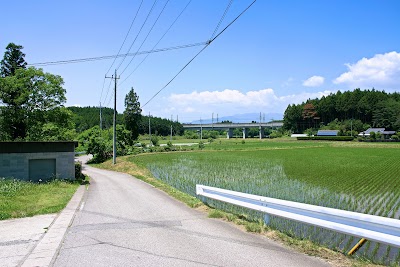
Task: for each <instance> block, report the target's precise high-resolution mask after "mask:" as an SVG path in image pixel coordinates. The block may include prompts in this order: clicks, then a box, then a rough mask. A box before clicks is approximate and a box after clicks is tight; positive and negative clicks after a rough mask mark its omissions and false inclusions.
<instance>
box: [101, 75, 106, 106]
mask: <svg viewBox="0 0 400 267" xmlns="http://www.w3.org/2000/svg"><path fill="white" fill-rule="evenodd" d="M105 83H106V78H105V77H104V80H103V86H102V87H101V94H100V105H101V98H102V97H103V90H104V84H105Z"/></svg>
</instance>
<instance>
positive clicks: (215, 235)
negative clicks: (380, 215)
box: [54, 166, 329, 267]
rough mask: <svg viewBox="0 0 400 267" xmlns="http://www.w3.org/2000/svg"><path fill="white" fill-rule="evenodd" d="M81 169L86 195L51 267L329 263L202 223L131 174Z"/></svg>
mask: <svg viewBox="0 0 400 267" xmlns="http://www.w3.org/2000/svg"><path fill="white" fill-rule="evenodd" d="M85 172H86V173H87V174H88V175H89V176H90V177H91V184H90V187H89V191H88V192H87V194H86V195H85V198H84V202H83V203H82V205H81V206H80V208H79V211H78V212H77V214H76V217H75V219H74V222H73V224H72V225H71V227H70V228H69V230H68V232H67V235H66V237H65V241H64V244H63V245H62V247H61V250H60V253H59V255H58V257H57V259H56V260H55V262H54V266H307V267H310V266H329V265H328V264H327V263H325V262H323V261H322V260H320V259H317V258H313V257H309V256H306V255H303V254H300V253H298V252H295V251H293V250H291V249H287V248H285V247H283V246H282V245H280V244H277V243H275V242H273V241H271V240H269V239H267V238H264V237H262V236H258V235H255V234H251V233H246V232H243V231H241V230H240V229H238V228H236V227H235V226H233V225H231V224H228V223H226V222H223V221H220V220H216V219H210V218H207V215H206V214H204V213H203V212H200V211H197V210H194V209H191V208H189V207H187V206H186V205H184V204H182V203H180V202H178V201H176V200H175V199H172V198H171V197H169V196H168V195H166V194H165V193H164V192H162V191H160V190H158V189H155V188H153V187H152V186H150V185H148V184H146V183H144V182H142V181H140V180H137V179H135V178H133V177H132V176H129V175H126V174H122V173H117V172H112V171H106V170H100V169H95V168H92V167H87V166H85Z"/></svg>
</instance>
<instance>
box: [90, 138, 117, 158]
mask: <svg viewBox="0 0 400 267" xmlns="http://www.w3.org/2000/svg"><path fill="white" fill-rule="evenodd" d="M87 153H88V154H92V155H93V158H92V159H91V160H90V161H89V163H101V162H104V161H106V160H107V159H109V158H111V157H112V155H113V148H112V142H111V141H108V142H107V141H105V140H104V139H102V138H92V139H90V141H89V144H88V149H87Z"/></svg>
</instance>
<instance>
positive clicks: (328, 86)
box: [0, 0, 400, 121]
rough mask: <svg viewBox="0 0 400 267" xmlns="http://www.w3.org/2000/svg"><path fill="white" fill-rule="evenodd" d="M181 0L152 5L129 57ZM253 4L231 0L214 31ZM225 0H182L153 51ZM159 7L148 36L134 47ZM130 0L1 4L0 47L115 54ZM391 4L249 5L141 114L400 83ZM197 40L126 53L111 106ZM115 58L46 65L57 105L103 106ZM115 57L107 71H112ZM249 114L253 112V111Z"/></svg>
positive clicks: (36, 57)
mask: <svg viewBox="0 0 400 267" xmlns="http://www.w3.org/2000/svg"><path fill="white" fill-rule="evenodd" d="M188 2H189V0H170V1H168V2H167V0H158V1H157V2H156V4H155V6H154V9H153V12H152V13H151V14H150V16H149V18H148V21H147V23H146V24H145V25H144V26H143V29H142V32H141V33H140V34H139V35H138V37H137V40H136V42H135V43H134V44H133V45H132V48H131V50H130V52H136V51H146V50H151V48H152V47H153V46H154V45H155V44H156V42H157V41H158V40H159V38H160V37H161V36H162V35H163V33H164V32H165V31H166V29H167V28H168V27H169V25H170V24H171V23H172V22H173V21H174V20H175V18H176V17H177V15H178V14H179V13H180V12H181V11H182V9H183V8H184V7H185V6H186V4H187V3H188ZM251 2H252V1H251V0H240V1H239V0H234V1H233V2H232V5H231V7H230V9H229V10H228V13H227V15H226V17H225V19H224V20H223V22H222V24H221V27H220V28H219V30H221V29H223V28H224V27H225V26H226V25H227V24H228V23H229V22H230V21H231V20H232V19H233V18H235V17H236V16H237V15H238V14H239V13H240V12H241V11H242V10H243V9H244V8H246V7H247V6H248V5H249V4H250V3H251ZM153 3H154V1H153V0H145V1H144V3H143V5H142V7H141V9H140V10H139V13H138V17H137V19H136V21H135V23H134V24H133V27H132V30H131V32H130V34H129V35H128V38H127V40H126V43H125V45H124V46H123V47H122V50H121V53H126V52H127V51H128V48H129V47H130V45H131V43H132V42H133V40H134V39H135V37H136V35H137V34H138V32H139V29H140V28H141V26H142V25H143V22H144V20H145V17H146V16H147V14H148V12H149V11H150V8H151V6H152V5H153ZM228 3H229V0H218V1H215V0H214V1H211V0H192V1H190V4H189V5H188V7H187V9H186V10H185V11H184V13H183V14H182V16H181V17H180V18H179V19H178V21H177V22H176V24H174V26H173V27H172V28H171V30H170V31H169V32H168V33H167V35H166V36H165V37H164V38H163V39H162V41H161V42H160V43H159V45H158V46H157V48H164V47H171V46H177V45H184V44H191V43H197V42H204V41H206V40H208V39H209V38H210V37H211V35H212V33H213V31H214V29H215V28H216V26H217V24H218V22H219V20H220V18H221V16H222V14H223V13H224V11H225V8H226V6H227V5H228ZM165 4H166V6H165V9H164V12H163V13H161V16H160V18H159V20H158V22H157V23H156V24H155V26H154V28H153V30H152V31H151V33H150V34H149V37H148V39H147V40H146V41H145V42H144V43H143V46H142V47H141V48H140V49H139V46H140V45H141V44H142V42H143V40H144V38H145V36H146V35H147V33H148V32H149V30H150V28H151V26H152V25H153V23H154V22H155V20H156V18H157V16H158V15H159V14H160V12H161V10H162V8H163V6H164V5H165ZM139 5H140V1H125V0H121V1H95V0H88V1H76V0H72V1H50V0H48V1H43V0H38V1H24V2H18V3H17V4H16V3H15V2H14V1H4V2H3V3H2V4H1V10H2V15H1V16H0V23H1V25H2V27H1V28H0V48H1V49H2V53H3V51H4V48H5V47H6V46H7V44H8V43H9V42H14V43H16V44H19V45H22V46H24V50H23V51H24V52H25V54H26V61H27V62H28V63H37V62H47V61H56V60H65V59H75V58H86V57H96V56H104V55H115V54H117V52H118V50H119V48H120V46H121V44H122V42H123V40H124V38H125V36H126V34H127V32H128V29H129V26H130V24H131V22H132V20H133V18H134V15H135V13H136V11H137V9H138V7H139ZM399 10H400V1H383V0H379V1H378V0H376V1H372V0H363V1H361V0H360V1H348V0H347V1H341V0H336V1H317V0H314V1H311V0H303V1H294V0H293V1H277V0H276V1H275V0H269V1H267V0H258V1H257V2H256V3H255V4H254V5H253V6H252V7H251V8H250V9H249V10H248V11H247V12H246V13H245V14H244V15H243V16H242V17H241V18H239V19H238V20H237V21H236V22H235V23H234V24H233V25H232V26H231V27H230V28H228V29H227V31H226V32H224V33H223V34H222V35H221V36H220V37H219V38H217V39H216V40H215V41H214V42H213V43H212V44H211V45H210V46H209V47H208V48H207V49H206V50H205V51H204V52H203V53H202V54H200V55H199V57H197V58H196V59H195V60H194V61H193V62H192V63H191V64H190V65H189V66H188V67H187V68H186V69H185V70H184V71H183V72H182V73H181V74H180V75H179V76H178V77H177V78H176V79H175V80H174V81H173V82H172V83H171V84H170V85H169V86H168V87H167V88H165V89H164V90H163V91H162V92H161V93H160V94H159V95H158V96H157V97H156V98H154V100H152V101H151V102H150V103H149V104H147V105H146V106H145V107H144V113H146V114H147V113H148V112H150V113H151V114H153V115H156V116H162V117H166V118H169V117H171V115H173V117H174V118H175V117H176V116H177V115H178V116H179V119H180V120H181V121H191V120H196V119H199V118H200V117H202V118H209V117H211V113H214V114H216V113H218V114H219V116H220V117H222V116H227V115H233V114H239V113H253V112H255V113H256V112H263V113H271V112H274V113H283V111H284V110H285V108H286V106H287V105H288V104H290V103H299V102H302V101H304V100H306V99H307V98H314V97H320V96H322V95H326V94H329V93H330V92H336V91H337V90H342V91H343V90H352V89H354V88H361V89H369V88H372V87H374V88H376V89H385V90H386V91H388V92H392V91H395V90H397V91H398V90H399V89H400V49H399V44H400V35H399V34H398V32H399V31H398V25H400V16H399V15H398V14H399ZM200 49H201V47H193V48H187V49H180V50H175V51H167V52H162V53H154V54H150V55H149V57H148V58H147V59H146V60H145V61H144V62H143V64H142V65H140V67H139V68H138V69H137V70H136V71H135V72H133V70H134V69H135V68H136V67H137V65H138V64H139V63H140V62H141V61H142V59H143V58H144V55H140V56H136V57H135V58H134V59H133V61H132V63H131V64H130V65H129V66H128V67H126V66H127V63H128V62H129V61H130V60H131V57H127V58H126V59H125V60H124V62H123V63H122V64H121V67H120V68H118V73H121V72H122V71H123V70H124V69H125V67H126V70H125V71H124V72H122V75H121V79H120V80H119V83H121V82H123V81H124V80H125V79H127V76H128V75H129V74H131V72H133V74H132V75H131V76H130V77H129V78H128V79H127V80H126V81H124V82H123V83H121V84H119V85H118V95H117V103H118V104H117V109H118V111H119V112H122V111H123V110H124V97H125V95H126V93H127V92H128V91H129V89H130V88H131V87H133V88H134V89H135V91H136V92H137V93H138V95H139V97H140V102H141V103H142V104H144V103H146V102H147V101H148V100H149V99H150V98H151V97H152V96H153V95H154V94H155V93H156V92H157V91H158V90H160V89H161V88H162V87H163V86H164V85H165V84H166V83H167V82H168V81H169V80H170V79H171V78H172V77H173V76H174V75H175V74H176V73H177V72H178V71H179V70H180V69H181V68H182V67H183V66H184V65H185V64H186V63H187V62H188V61H189V60H190V59H191V58H192V57H193V56H194V55H195V54H196V53H197V52H198V51H199V50H200ZM112 61H113V60H104V61H95V62H88V63H80V64H68V65H58V66H45V67H43V69H44V70H45V71H46V72H50V73H54V74H58V75H61V76H62V77H63V78H64V81H65V85H64V87H65V88H66V90H67V99H68V100H67V106H72V105H80V106H88V105H90V106H98V105H99V102H100V101H101V102H102V103H103V105H107V104H108V106H109V107H111V106H112V101H111V99H110V98H109V96H110V94H111V93H112V92H111V90H112V88H110V90H109V94H108V98H107V99H106V98H105V96H106V94H107V91H108V88H109V87H108V85H109V82H110V80H106V81H105V86H104V89H103V95H102V97H100V96H101V91H102V88H103V83H104V75H105V74H106V72H107V70H108V69H109V68H110V66H111V63H112ZM120 62H121V59H118V60H116V64H115V65H114V66H112V68H111V71H110V72H109V73H108V75H111V74H113V71H114V69H115V68H117V67H118V66H119V64H120ZM255 119H257V118H255Z"/></svg>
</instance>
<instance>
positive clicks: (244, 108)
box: [164, 88, 331, 116]
mask: <svg viewBox="0 0 400 267" xmlns="http://www.w3.org/2000/svg"><path fill="white" fill-rule="evenodd" d="M330 93H331V92H330V91H324V92H317V93H307V92H303V93H300V94H292V95H285V96H278V95H276V93H275V92H274V90H273V89H271V88H268V89H262V90H258V91H248V92H241V91H239V90H231V89H225V90H223V91H202V92H197V91H194V92H192V93H188V94H171V95H170V96H169V97H168V101H167V103H166V105H165V106H164V112H165V113H167V110H170V109H171V107H175V112H177V113H178V114H181V115H180V116H184V114H186V115H187V116H201V115H202V114H204V115H207V116H210V114H211V113H212V112H219V114H229V115H233V114H241V113H252V112H266V113H267V112H271V113H272V112H273V113H283V112H284V111H285V109H286V107H287V106H288V105H289V104H299V103H301V102H303V101H305V100H307V99H309V98H317V97H318V98H320V97H322V96H324V95H328V94H330ZM188 113H190V114H188Z"/></svg>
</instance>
